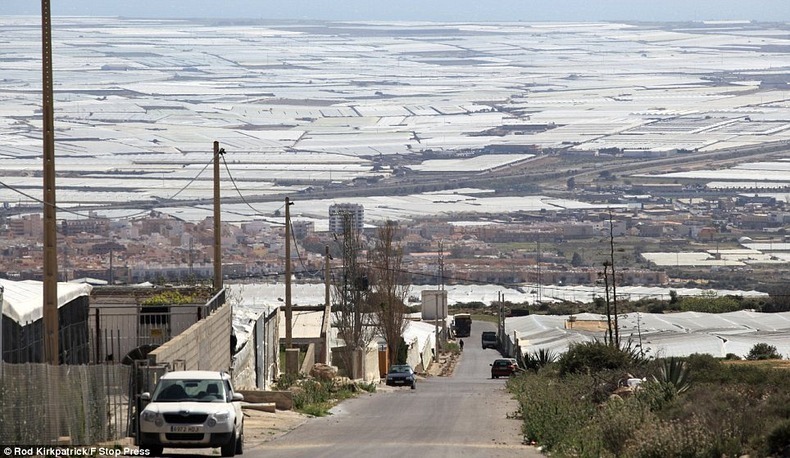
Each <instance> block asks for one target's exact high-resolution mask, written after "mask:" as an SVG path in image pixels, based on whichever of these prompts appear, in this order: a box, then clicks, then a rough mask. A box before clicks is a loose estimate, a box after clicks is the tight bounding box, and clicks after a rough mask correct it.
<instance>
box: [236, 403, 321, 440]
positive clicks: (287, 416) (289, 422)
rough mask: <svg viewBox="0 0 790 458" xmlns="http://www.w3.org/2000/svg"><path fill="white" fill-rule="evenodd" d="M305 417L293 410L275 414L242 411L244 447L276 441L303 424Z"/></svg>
mask: <svg viewBox="0 0 790 458" xmlns="http://www.w3.org/2000/svg"><path fill="white" fill-rule="evenodd" d="M308 418H310V417H309V416H307V415H304V414H301V413H299V412H295V411H293V410H278V411H277V412H276V413H271V412H262V411H259V410H251V409H247V410H244V445H245V446H248V447H254V446H255V445H256V444H261V443H264V442H268V441H270V440H273V439H276V438H278V437H280V436H282V435H283V434H285V433H287V432H288V431H291V430H293V429H294V428H297V427H299V426H300V425H302V424H303V423H305V422H306V421H307V420H308Z"/></svg>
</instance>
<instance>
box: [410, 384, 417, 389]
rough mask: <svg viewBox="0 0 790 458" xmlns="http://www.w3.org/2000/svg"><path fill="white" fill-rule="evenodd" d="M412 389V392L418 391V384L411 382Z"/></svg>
mask: <svg viewBox="0 0 790 458" xmlns="http://www.w3.org/2000/svg"><path fill="white" fill-rule="evenodd" d="M411 389H412V390H416V389H417V382H411Z"/></svg>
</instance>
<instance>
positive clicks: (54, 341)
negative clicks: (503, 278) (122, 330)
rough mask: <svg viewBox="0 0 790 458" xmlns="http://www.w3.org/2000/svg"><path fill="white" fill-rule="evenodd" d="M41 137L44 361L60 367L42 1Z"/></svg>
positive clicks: (49, 88)
mask: <svg viewBox="0 0 790 458" xmlns="http://www.w3.org/2000/svg"><path fill="white" fill-rule="evenodd" d="M41 44H42V45H41V50H42V53H41V55H42V59H41V62H42V83H43V84H42V86H43V91H42V93H43V104H42V109H43V113H44V119H43V127H44V132H43V134H44V135H43V137H44V173H43V175H44V304H43V310H44V316H43V321H44V352H43V353H44V361H46V362H47V363H49V364H52V365H55V366H57V365H58V364H60V356H59V345H58V343H59V341H58V328H59V327H60V325H59V323H58V233H57V224H58V222H57V219H56V212H55V209H56V207H55V105H54V96H53V78H52V14H51V10H50V1H49V0H41Z"/></svg>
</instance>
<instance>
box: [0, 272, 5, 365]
mask: <svg viewBox="0 0 790 458" xmlns="http://www.w3.org/2000/svg"><path fill="white" fill-rule="evenodd" d="M4 292H5V288H3V285H0V380H2V379H3V364H5V361H3V306H4V305H5V304H4V303H3V293H4Z"/></svg>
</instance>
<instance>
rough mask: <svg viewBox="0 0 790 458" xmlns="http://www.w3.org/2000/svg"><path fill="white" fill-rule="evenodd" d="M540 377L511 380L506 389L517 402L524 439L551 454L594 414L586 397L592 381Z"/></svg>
mask: <svg viewBox="0 0 790 458" xmlns="http://www.w3.org/2000/svg"><path fill="white" fill-rule="evenodd" d="M541 374H547V373H545V372H541ZM541 374H539V375H531V376H522V377H516V378H511V379H510V380H508V386H509V387H510V390H511V391H512V392H514V393H516V399H517V400H518V401H519V405H520V408H521V415H522V417H523V419H524V424H523V427H522V430H523V433H524V437H525V439H527V440H528V441H533V440H534V441H536V442H537V443H538V444H540V445H541V446H543V447H544V448H545V449H546V450H552V449H554V448H556V447H562V446H563V445H564V444H568V443H570V442H569V441H571V440H572V439H573V438H574V437H575V436H576V435H577V434H578V433H579V432H580V431H582V430H583V429H584V428H585V426H587V424H588V423H589V421H590V419H591V418H592V417H593V415H594V414H595V410H596V405H595V404H594V403H593V402H591V401H590V400H589V395H588V394H589V390H590V386H593V385H594V384H595V381H594V379H593V378H592V377H590V376H586V375H580V376H576V377H570V378H568V379H567V380H558V379H557V378H556V375H553V374H547V375H541Z"/></svg>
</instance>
